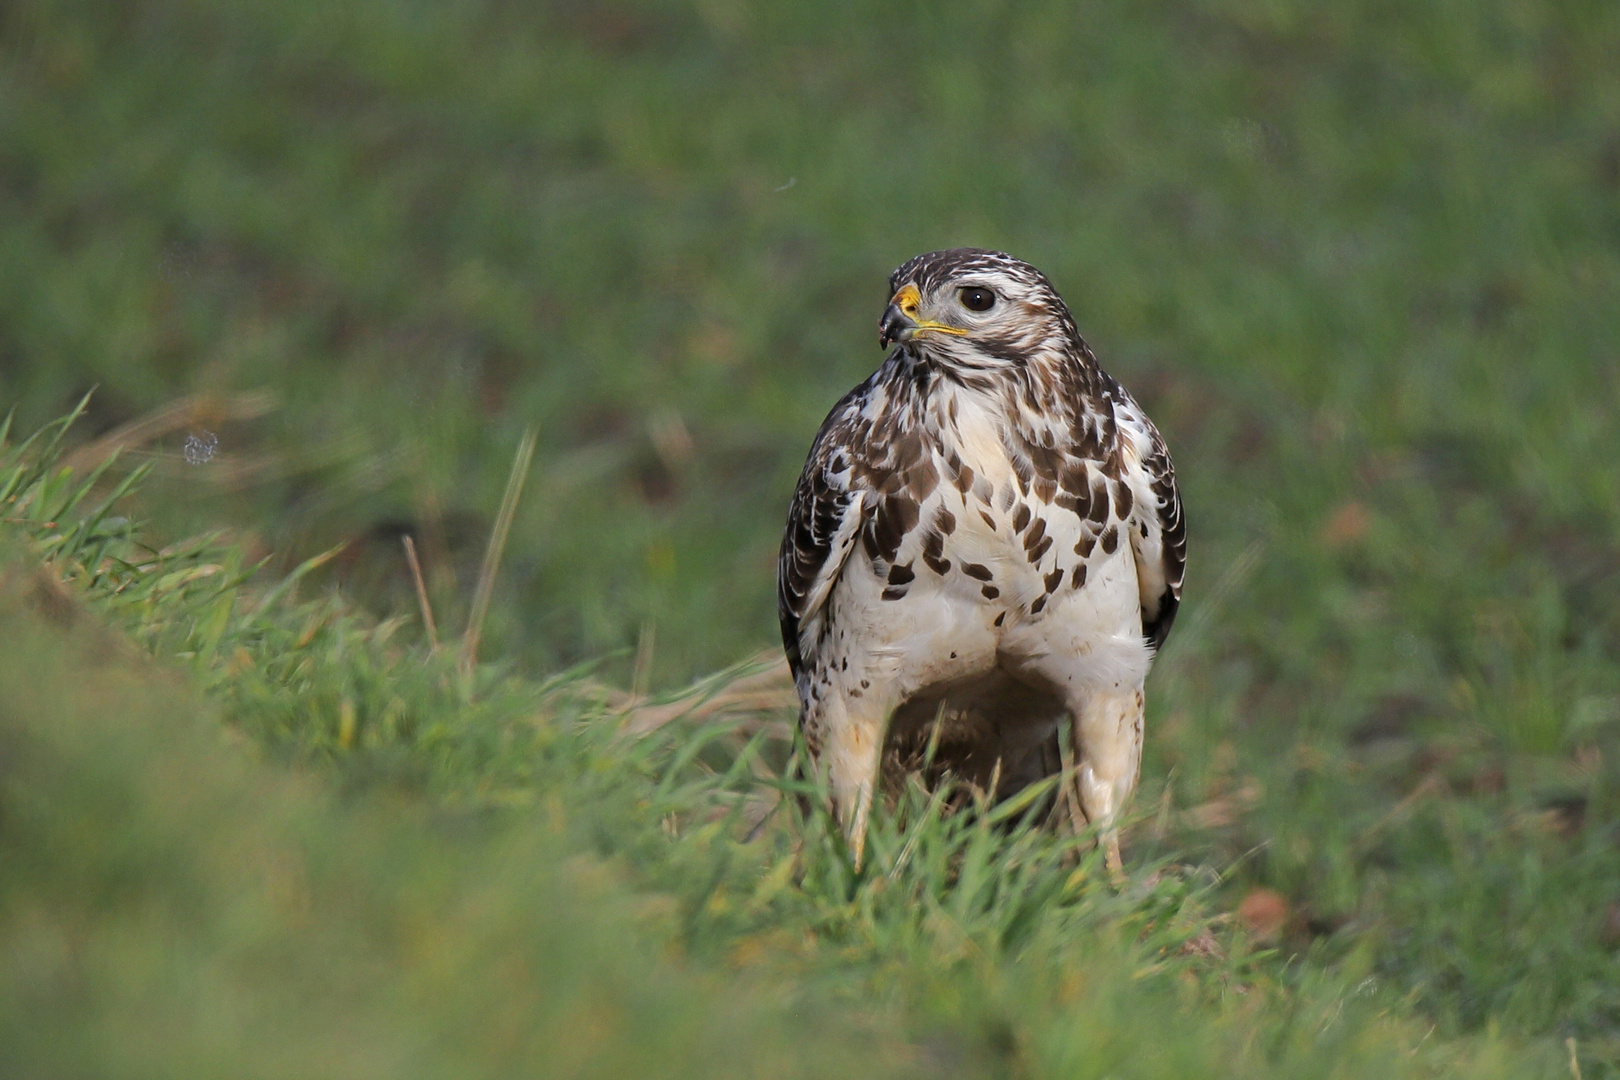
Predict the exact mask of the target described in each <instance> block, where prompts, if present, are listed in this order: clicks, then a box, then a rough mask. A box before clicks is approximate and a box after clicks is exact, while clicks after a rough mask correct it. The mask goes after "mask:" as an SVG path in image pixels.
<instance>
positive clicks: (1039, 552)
mask: <svg viewBox="0 0 1620 1080" xmlns="http://www.w3.org/2000/svg"><path fill="white" fill-rule="evenodd" d="M1051 550H1052V538H1051V537H1050V536H1048V537H1046V538H1045V539H1044V540H1042V541H1041V542H1040V543H1038V544H1036V545H1035V546H1034V547H1032V548H1030V549H1029V564H1030V565H1031V566H1034V565H1035V564H1036V563H1038V562H1040V561H1041V558H1042V557H1043V556H1044V555H1045V554H1046V553H1047V552H1048V551H1051Z"/></svg>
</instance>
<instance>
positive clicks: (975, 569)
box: [962, 562, 995, 581]
mask: <svg viewBox="0 0 1620 1080" xmlns="http://www.w3.org/2000/svg"><path fill="white" fill-rule="evenodd" d="M962 573H964V574H966V575H967V576H968V577H970V578H978V579H979V580H980V581H989V580H990V579H991V578H993V577H995V575H994V574H992V573H991V572H990V568H989V567H988V566H984V565H982V564H980V563H976V562H965V563H963V564H962Z"/></svg>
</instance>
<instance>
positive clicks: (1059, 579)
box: [1042, 566, 1063, 593]
mask: <svg viewBox="0 0 1620 1080" xmlns="http://www.w3.org/2000/svg"><path fill="white" fill-rule="evenodd" d="M1042 580H1043V581H1044V582H1045V584H1046V591H1047V592H1049V593H1053V592H1056V591H1057V587H1058V586H1059V585H1061V584H1063V567H1061V566H1060V567H1058V568H1057V569H1056V570H1053V571H1052V572H1051V573H1050V574H1047V575H1046V577H1045V578H1043V579H1042Z"/></svg>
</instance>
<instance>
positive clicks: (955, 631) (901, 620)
mask: <svg viewBox="0 0 1620 1080" xmlns="http://www.w3.org/2000/svg"><path fill="white" fill-rule="evenodd" d="M889 297H890V299H889V301H888V304H887V307H886V310H885V311H884V313H883V317H882V319H881V321H880V322H879V324H878V342H879V345H880V346H881V347H883V348H885V349H887V350H888V355H887V357H886V358H885V359H884V361H883V364H882V366H880V367H879V368H878V369H877V371H876V372H874V373H873V374H872V376H871V377H870V378H868V379H867V380H866V381H865V382H863V383H861V385H859V386H857V387H856V388H855V389H854V390H852V391H850V392H849V394H847V395H846V396H845V397H844V398H843V400H841V401H840V402H838V404H837V405H835V406H833V409H832V412H831V413H830V414H829V415H828V416H827V419H826V421H825V422H824V423H823V424H822V425H821V430H820V431H819V432H818V433H817V434H816V438H815V443H814V445H813V446H812V447H811V450H810V457H809V460H808V461H807V462H806V463H805V468H804V474H803V475H802V476H801V477H800V479H799V483H798V486H797V488H796V489H795V491H794V493H793V503H792V506H791V508H790V509H789V512H788V521H787V530H786V532H785V534H784V536H783V538H782V550H781V557H780V560H779V563H778V567H777V600H778V607H779V614H780V617H781V623H782V640H783V645H784V646H785V648H786V651H787V657H788V664H789V666H790V668H791V669H792V672H793V680H794V684H795V687H796V689H797V691H798V697H799V703H800V726H801V728H802V730H803V732H804V737H805V742H806V744H807V746H808V747H809V749H810V752H811V754H812V755H813V756H814V758H815V760H816V763H817V767H818V768H819V769H821V770H822V771H823V775H824V776H825V777H826V779H827V782H828V786H829V789H830V792H831V795H832V798H833V802H834V809H835V810H836V812H837V814H838V817H839V820H840V822H841V824H842V826H843V829H844V832H845V835H846V837H847V839H848V842H849V848H850V850H851V852H852V853H853V856H854V859H855V862H856V863H857V864H859V863H860V861H861V856H862V852H863V850H864V846H865V837H866V828H867V821H868V818H869V816H870V812H871V806H872V801H873V798H874V794H875V793H876V792H878V791H881V790H882V789H883V787H884V786H885V780H886V779H887V781H888V782H889V783H890V784H891V785H892V782H893V781H894V780H895V779H896V778H897V777H899V776H903V775H904V774H905V773H906V772H908V771H911V770H914V769H918V768H921V767H923V766H924V764H925V763H926V764H927V765H928V767H929V768H931V769H933V770H934V772H933V774H932V777H931V778H932V779H937V778H938V776H939V775H940V774H942V773H949V774H951V775H954V776H955V777H957V778H958V779H959V780H962V781H966V782H967V783H970V784H974V785H977V786H978V787H979V788H980V789H981V790H984V791H987V792H988V793H989V794H990V795H991V796H992V797H996V796H999V797H1006V796H1009V795H1011V794H1013V793H1015V792H1016V791H1018V790H1020V789H1022V788H1023V787H1025V786H1027V785H1028V784H1030V783H1033V782H1035V781H1037V780H1040V779H1042V778H1045V777H1048V776H1051V775H1053V774H1054V773H1057V772H1059V771H1061V770H1062V768H1063V766H1062V764H1061V763H1062V760H1063V753H1062V750H1063V748H1062V747H1061V746H1060V745H1059V732H1060V730H1061V728H1062V725H1063V722H1064V721H1065V720H1067V721H1068V722H1069V731H1070V736H1071V740H1072V747H1071V748H1072V752H1073V760H1072V771H1071V772H1070V773H1069V774H1068V775H1067V776H1066V777H1065V778H1064V780H1063V782H1062V783H1063V788H1064V793H1063V799H1064V801H1065V802H1067V803H1068V805H1069V806H1070V809H1071V816H1072V818H1073V820H1074V821H1075V823H1076V824H1077V825H1079V824H1081V823H1082V822H1081V821H1080V815H1081V814H1083V815H1084V821H1085V822H1087V823H1091V824H1093V825H1096V826H1098V827H1099V828H1100V829H1101V830H1102V837H1103V843H1104V847H1105V852H1106V859H1107V863H1108V865H1109V867H1110V869H1111V870H1113V871H1115V872H1116V873H1117V872H1118V871H1119V866H1120V861H1119V841H1118V836H1117V830H1115V829H1112V828H1110V827H1109V826H1110V824H1111V823H1112V822H1113V821H1114V820H1115V818H1116V816H1117V815H1118V813H1119V812H1120V810H1121V808H1122V806H1123V805H1124V803H1125V801H1126V800H1127V799H1128V798H1129V797H1130V794H1131V791H1132V789H1133V788H1135V786H1136V781H1137V776H1138V773H1139V770H1140V765H1141V757H1142V717H1143V698H1142V686H1143V681H1144V679H1145V678H1146V676H1147V673H1148V667H1149V665H1150V664H1151V663H1152V661H1153V656H1154V654H1155V652H1156V651H1157V650H1158V649H1159V647H1160V646H1162V645H1163V644H1164V640H1165V636H1166V635H1167V634H1168V633H1169V632H1170V625H1171V623H1172V622H1173V621H1174V619H1175V616H1176V608H1177V605H1178V604H1179V603H1180V596H1181V581H1182V572H1183V569H1184V567H1185V565H1186V530H1185V526H1184V523H1183V521H1182V512H1181V498H1180V495H1179V493H1178V492H1177V490H1176V477H1175V471H1174V469H1173V468H1172V466H1171V463H1170V454H1169V452H1168V451H1167V450H1166V448H1165V445H1164V440H1163V439H1162V438H1160V436H1159V432H1158V430H1157V429H1156V428H1155V427H1154V426H1153V424H1152V422H1151V421H1150V420H1148V418H1147V415H1146V413H1145V412H1143V410H1142V408H1141V406H1139V405H1138V404H1137V403H1136V401H1135V400H1134V399H1133V398H1132V397H1131V395H1130V394H1129V393H1127V392H1126V391H1125V388H1124V387H1122V386H1121V385H1120V384H1119V383H1118V382H1116V381H1115V380H1114V379H1113V378H1111V377H1110V376H1109V375H1108V374H1107V373H1106V372H1104V371H1103V370H1102V368H1101V367H1100V366H1098V363H1097V358H1096V357H1095V356H1094V355H1093V354H1092V351H1091V349H1090V348H1089V347H1088V346H1087V345H1086V343H1085V341H1084V340H1083V339H1082V338H1081V337H1080V333H1079V331H1078V330H1077V329H1076V327H1075V323H1074V318H1073V316H1071V315H1070V313H1069V309H1068V307H1067V306H1065V305H1064V303H1063V300H1062V299H1061V298H1060V297H1059V296H1058V294H1057V291H1056V290H1055V289H1054V288H1053V287H1052V284H1051V282H1049V281H1048V280H1047V278H1046V276H1045V275H1044V274H1042V273H1041V272H1040V271H1039V270H1037V269H1035V268H1034V267H1033V266H1030V265H1029V264H1028V263H1025V262H1022V261H1020V260H1018V259H1015V258H1013V257H1012V256H1010V255H1006V254H1003V253H1001V252H996V251H984V250H980V249H977V248H955V249H952V250H949V251H936V252H931V253H929V254H926V255H919V256H917V257H916V258H914V259H912V260H911V261H909V262H907V263H906V264H905V265H903V266H901V267H900V268H899V269H898V270H896V271H895V272H894V275H893V276H892V277H891V278H890V280H889ZM925 749H926V752H927V753H926V756H925V755H924V751H925Z"/></svg>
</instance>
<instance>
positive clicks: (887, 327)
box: [878, 285, 967, 349]
mask: <svg viewBox="0 0 1620 1080" xmlns="http://www.w3.org/2000/svg"><path fill="white" fill-rule="evenodd" d="M921 303H922V294H921V293H919V292H918V291H917V286H915V285H907V286H905V287H904V288H902V289H901V290H900V291H899V292H897V293H895V294H894V298H893V299H892V300H890V301H889V306H888V308H886V309H885V310H884V312H883V318H881V319H879V320H878V345H879V346H880V347H881V348H885V349H887V348H888V347H889V346H890V345H893V344H894V343H895V342H897V341H900V342H906V341H910V340H911V339H912V338H914V337H916V336H917V335H918V334H921V333H923V332H925V331H928V330H934V331H937V332H939V333H941V334H952V335H954V336H956V337H962V336H965V335H966V334H967V331H966V330H958V329H957V328H956V327H954V326H946V325H945V324H944V323H939V322H934V321H932V320H931V319H919V318H917V308H918V305H920V304H921Z"/></svg>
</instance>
